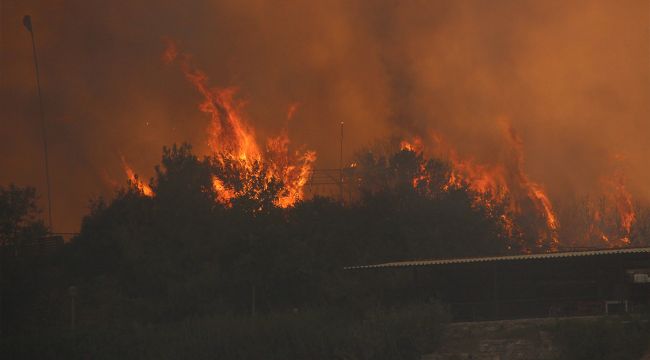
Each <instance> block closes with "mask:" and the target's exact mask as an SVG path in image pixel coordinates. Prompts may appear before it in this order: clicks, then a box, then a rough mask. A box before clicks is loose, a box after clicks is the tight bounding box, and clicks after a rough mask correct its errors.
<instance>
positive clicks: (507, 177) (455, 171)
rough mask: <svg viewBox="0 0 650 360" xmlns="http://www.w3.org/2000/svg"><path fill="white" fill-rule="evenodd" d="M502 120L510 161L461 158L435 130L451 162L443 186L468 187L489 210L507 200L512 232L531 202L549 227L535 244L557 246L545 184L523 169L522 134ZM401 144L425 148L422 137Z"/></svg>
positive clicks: (507, 220)
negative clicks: (494, 162)
mask: <svg viewBox="0 0 650 360" xmlns="http://www.w3.org/2000/svg"><path fill="white" fill-rule="evenodd" d="M501 123H502V124H504V125H505V126H504V130H505V131H504V133H505V134H506V137H507V142H506V144H508V146H509V149H510V153H509V161H508V162H506V163H505V164H491V165H487V164H478V163H476V162H475V161H473V160H472V159H462V158H460V156H459V155H458V153H457V152H456V151H455V149H454V148H453V147H452V146H450V145H449V144H447V143H446V142H445V141H444V140H443V138H442V136H440V135H439V134H433V136H432V138H433V142H434V143H435V144H436V152H437V154H438V156H442V157H446V158H448V160H449V162H450V165H451V171H450V174H449V179H448V181H447V184H446V185H445V186H444V187H443V190H449V189H451V188H460V187H466V188H468V189H469V190H471V191H472V192H473V193H474V194H475V198H474V201H475V203H476V204H481V205H483V206H484V207H485V208H486V209H487V210H488V211H491V210H492V209H494V207H495V205H497V204H505V205H506V206H507V208H506V210H507V212H506V214H504V215H502V221H503V225H504V227H505V229H506V231H507V232H508V234H510V235H512V233H513V231H514V225H513V224H514V223H515V221H514V220H513V219H514V217H516V216H518V215H520V214H521V213H522V211H523V207H524V206H527V207H531V206H532V208H533V209H534V211H535V212H536V213H537V214H538V215H539V216H540V217H541V218H542V219H544V224H545V227H546V229H547V231H546V232H545V233H540V234H539V236H538V241H537V243H536V246H537V247H539V248H548V249H550V250H553V249H556V248H557V246H558V244H559V240H558V237H557V231H558V227H559V221H558V219H557V216H556V215H555V212H554V211H553V206H552V204H551V201H550V199H549V197H548V195H547V194H546V192H545V190H544V188H543V186H542V185H540V184H538V183H535V182H533V181H531V180H530V178H529V177H528V175H527V174H526V173H525V171H524V158H523V142H522V140H521V138H519V136H518V135H517V134H516V133H515V132H514V130H513V129H512V127H510V126H509V125H508V123H507V122H506V121H504V120H501ZM401 147H402V149H403V150H410V151H415V149H418V148H419V149H421V148H422V146H421V142H419V141H414V142H413V143H411V142H406V141H403V142H402V144H401ZM418 151H421V150H418ZM424 180H425V179H423V178H422V176H421V175H418V176H416V177H415V178H414V179H413V185H414V186H418V184H420V183H421V182H422V181H424ZM526 204H529V205H526Z"/></svg>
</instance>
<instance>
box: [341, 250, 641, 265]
mask: <svg viewBox="0 0 650 360" xmlns="http://www.w3.org/2000/svg"><path fill="white" fill-rule="evenodd" d="M635 253H650V247H639V248H619V249H598V250H588V251H566V252H549V253H541V254H522V255H506V256H487V257H473V258H456V259H433V260H409V261H396V262H388V263H382V264H372V265H357V266H348V267H345V268H344V269H345V270H354V269H373V268H389V267H407V266H435V265H450V264H467V263H480V262H496V261H518V260H535V259H555V258H569V257H583V256H602V255H618V254H635Z"/></svg>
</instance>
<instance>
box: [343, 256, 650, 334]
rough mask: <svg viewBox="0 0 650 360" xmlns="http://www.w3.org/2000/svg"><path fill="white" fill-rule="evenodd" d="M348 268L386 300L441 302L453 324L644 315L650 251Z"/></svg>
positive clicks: (649, 296)
mask: <svg viewBox="0 0 650 360" xmlns="http://www.w3.org/2000/svg"><path fill="white" fill-rule="evenodd" d="M346 270H348V271H353V272H355V273H356V274H357V275H358V276H362V277H366V278H367V281H368V282H369V283H374V284H377V285H378V287H376V288H375V289H376V290H377V291H379V292H381V294H380V296H381V298H382V300H383V301H386V302H388V303H390V302H391V301H393V300H394V299H397V298H399V297H403V296H409V297H411V298H419V299H422V300H426V299H431V298H436V299H440V300H441V301H442V302H443V303H445V304H446V305H447V306H448V307H449V310H450V312H451V314H452V316H453V318H454V320H456V321H467V320H470V321H471V320H488V319H514V318H529V317H548V316H574V315H597V314H611V313H621V312H639V311H643V310H644V309H645V308H646V307H647V306H648V305H649V304H650V248H625V249H606V250H590V251H571V252H555V253H544V254H527V255H512V256H493V257H478V258H458V259H438V260H415V261H399V262H390V263H383V264H375V265H364V266H351V267H347V268H346Z"/></svg>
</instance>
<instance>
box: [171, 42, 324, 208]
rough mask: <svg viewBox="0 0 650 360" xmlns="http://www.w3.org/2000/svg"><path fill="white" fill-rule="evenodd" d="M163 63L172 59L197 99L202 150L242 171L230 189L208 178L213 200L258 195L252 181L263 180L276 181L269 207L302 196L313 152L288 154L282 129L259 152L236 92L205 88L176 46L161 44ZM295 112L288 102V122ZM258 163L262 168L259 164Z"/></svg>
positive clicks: (288, 203)
mask: <svg viewBox="0 0 650 360" xmlns="http://www.w3.org/2000/svg"><path fill="white" fill-rule="evenodd" d="M163 60H164V61H165V62H166V63H171V62H173V61H178V62H179V64H180V68H181V70H182V72H183V74H184V75H185V78H186V79H187V80H188V81H189V82H190V83H191V84H192V85H193V86H194V88H195V89H196V90H197V91H198V92H199V93H200V94H201V95H202V96H203V101H202V102H201V103H200V105H199V109H200V110H201V111H202V112H203V113H205V114H207V115H208V116H209V117H210V125H209V127H208V129H207V133H208V147H209V148H210V151H211V152H212V154H214V155H217V156H216V159H217V160H218V161H220V162H221V163H222V164H223V163H224V161H225V160H226V159H227V160H232V161H235V162H236V163H237V164H238V165H237V166H238V168H240V169H241V170H243V173H242V174H241V178H240V179H239V180H240V181H241V182H242V183H243V184H242V185H241V189H237V190H235V189H234V188H233V187H232V186H230V185H229V184H228V183H227V182H226V181H225V179H220V178H218V177H217V176H214V177H213V179H212V183H213V188H214V190H215V191H216V193H217V200H218V201H220V202H223V203H226V204H228V203H229V202H230V200H232V199H233V198H235V197H237V196H240V195H242V194H249V195H250V194H253V196H259V190H255V189H253V186H254V183H253V182H254V179H257V178H260V177H263V178H264V181H266V185H267V186H270V184H271V183H273V182H274V181H280V182H281V183H282V189H281V191H280V194H279V196H278V198H277V199H276V201H275V205H277V206H280V207H288V206H292V205H293V204H295V203H296V202H297V201H300V200H301V199H303V197H304V192H303V188H304V186H305V184H306V183H307V181H308V179H309V174H310V172H311V169H312V167H313V164H314V162H315V161H316V153H315V152H313V151H305V152H303V153H300V152H295V153H290V152H289V136H288V133H287V131H286V130H284V131H283V132H282V133H281V134H280V135H279V136H277V137H275V138H271V139H269V140H268V141H267V147H266V149H264V150H262V149H261V148H260V147H259V146H258V143H257V141H256V137H255V132H254V129H253V128H252V127H250V125H249V124H248V122H247V121H246V117H245V115H244V111H243V109H244V106H245V103H244V102H242V101H240V100H237V98H236V97H235V95H236V93H237V89H236V88H218V87H210V86H209V85H208V76H207V75H206V74H205V72H203V71H202V70H200V69H198V68H197V67H196V66H195V65H194V64H193V63H192V58H191V56H190V55H187V54H179V52H178V49H177V46H176V44H175V43H174V42H173V41H167V49H166V50H165V52H164V54H163ZM297 109H298V103H294V104H291V105H290V106H289V107H288V110H287V119H288V120H290V119H291V118H292V117H293V116H294V115H295V113H296V111H297ZM260 164H263V166H260Z"/></svg>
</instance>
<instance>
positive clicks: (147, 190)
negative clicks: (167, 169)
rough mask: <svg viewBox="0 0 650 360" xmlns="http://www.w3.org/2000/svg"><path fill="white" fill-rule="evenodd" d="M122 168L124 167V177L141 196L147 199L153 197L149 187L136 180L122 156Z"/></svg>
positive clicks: (136, 177)
mask: <svg viewBox="0 0 650 360" xmlns="http://www.w3.org/2000/svg"><path fill="white" fill-rule="evenodd" d="M122 167H124V172H126V176H127V177H128V179H129V181H130V182H131V184H133V186H135V188H136V189H138V190H139V191H140V193H142V195H144V196H147V197H152V196H153V190H152V189H151V186H149V185H148V184H147V183H145V182H143V181H142V180H140V179H139V178H138V176H137V175H136V174H135V172H134V171H133V169H132V168H131V167H130V166H129V164H128V163H127V162H126V160H125V159H124V156H122Z"/></svg>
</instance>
